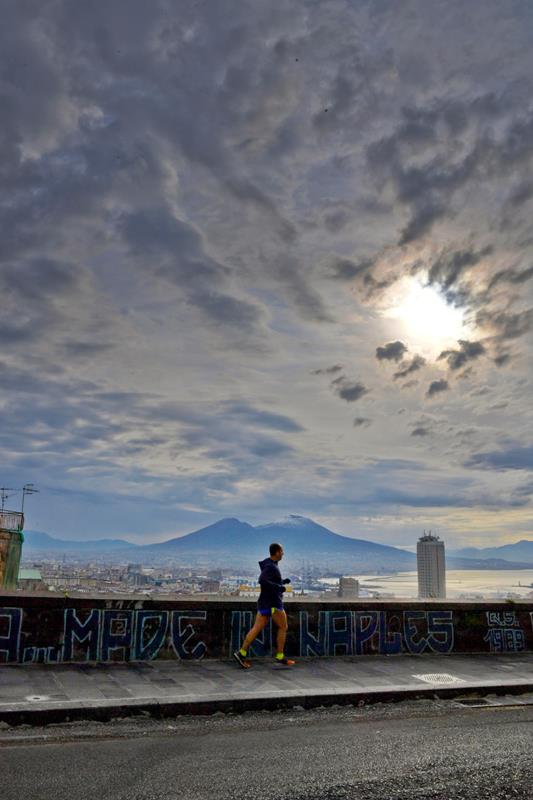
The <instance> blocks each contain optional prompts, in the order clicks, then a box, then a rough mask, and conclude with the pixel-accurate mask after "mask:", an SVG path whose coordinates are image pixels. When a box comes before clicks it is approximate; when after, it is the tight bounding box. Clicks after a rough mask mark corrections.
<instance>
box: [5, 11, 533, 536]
mask: <svg viewBox="0 0 533 800" xmlns="http://www.w3.org/2000/svg"><path fill="white" fill-rule="evenodd" d="M0 38H1V39H2V41H1V47H0V53H1V56H0V59H1V65H0V94H1V97H2V100H1V108H2V113H1V118H0V120H1V122H0V174H1V181H0V190H1V198H0V224H1V231H2V236H1V238H0V259H1V261H0V286H1V292H2V304H1V315H0V342H1V352H0V363H1V374H2V382H1V393H0V403H1V412H2V414H1V427H0V434H1V457H2V470H1V474H0V478H1V482H2V484H3V485H4V486H9V487H15V488H16V487H19V486H22V484H23V483H25V482H28V481H33V482H34V483H35V484H36V485H37V486H38V487H39V489H40V490H41V493H40V494H39V495H36V496H35V497H33V498H30V499H29V500H28V505H27V511H28V515H27V527H28V528H33V529H40V530H46V531H48V532H49V533H51V534H52V535H55V536H62V537H66V536H69V537H71V538H101V537H102V536H121V537H124V538H129V539H130V540H131V541H136V542H143V541H145V542H148V541H156V540H161V539H165V538H168V537H169V536H171V535H175V534H179V533H186V532H189V531H191V530H194V529H196V528H200V527H202V526H203V525H206V524H209V523H211V522H214V521H215V520H217V519H219V518H221V517H228V516H236V517H239V518H240V519H243V520H246V521H248V522H251V523H253V524H259V523H263V522H269V521H272V520H274V519H276V518H279V517H280V516H283V515H285V514H288V513H296V514H303V515H306V516H310V517H312V518H313V519H315V520H316V521H318V522H321V523H322V524H325V525H327V526H328V527H330V528H332V529H333V530H336V531H338V532H340V533H344V534H347V535H352V536H360V537H363V538H370V539H373V540H374V541H379V542H383V543H391V544H399V545H409V544H412V543H414V541H415V540H416V538H417V537H418V536H419V535H420V534H421V532H422V529H424V528H433V529H435V530H436V531H437V532H438V533H440V534H441V536H442V537H443V538H444V539H445V540H446V542H447V543H449V544H450V545H453V546H457V545H458V546H460V545H466V544H476V545H484V544H486V545H490V544H496V543H504V542H506V541H515V540H517V539H519V538H528V537H529V538H532V537H533V526H532V522H531V507H532V494H533V478H532V475H531V469H532V466H533V429H532V425H531V417H532V412H531V401H530V377H529V375H530V371H531V366H532V360H531V337H530V333H531V328H532V326H533V309H532V286H533V280H532V278H533V259H532V254H533V233H532V228H531V215H532V211H533V100H532V98H533V7H532V5H531V2H529V0H523V1H522V0H506V2H501V0H497V2H493V1H492V0H470V2H468V3H465V2H464V0H443V1H442V2H441V1H440V0H269V2H268V3H264V2H259V0H250V1H247V0H245V2H243V0H216V2H210V1H209V0H174V1H171V0H151V2H149V3H147V2H146V1H145V0H107V2H105V3H86V2H71V1H70V0H68V1H67V0H48V2H46V3H43V2H41V0H38V2H37V0H35V1H34V0H18V2H13V3H5V4H3V24H2V26H1V29H0ZM17 502H18V500H17V498H10V501H9V503H8V505H15V507H16V504H17Z"/></svg>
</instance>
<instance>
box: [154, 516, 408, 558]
mask: <svg viewBox="0 0 533 800" xmlns="http://www.w3.org/2000/svg"><path fill="white" fill-rule="evenodd" d="M274 541H279V542H281V543H282V544H283V548H284V550H285V559H284V565H285V567H286V568H287V567H288V566H291V567H292V568H293V569H298V568H299V567H300V566H301V563H302V561H303V560H306V561H310V562H312V563H313V564H315V565H322V566H324V568H325V569H340V570H342V571H344V572H346V571H347V570H353V571H355V570H360V571H363V572H369V571H374V570H380V569H383V570H395V571H398V570H402V569H403V570H409V569H413V568H414V566H415V561H416V559H415V556H414V554H413V553H408V552H406V551H405V550H399V549H398V548H396V547H390V546H388V545H381V544H375V543H374V542H369V541H366V540H365V539H351V538H350V537H348V536H340V535H339V534H337V533H333V531H330V530H328V528H324V527H323V526H322V525H318V524H317V523H316V522H313V520H311V519H308V518H307V517H300V516H296V515H294V514H291V515H290V516H289V517H287V518H286V519H283V520H281V521H279V522H272V523H270V524H268V525H259V526H257V527H253V526H252V525H249V524H248V523H246V522H241V521H240V520H238V519H223V520H220V521H219V522H216V523H215V524H214V525H209V526H208V527H207V528H202V529H201V530H199V531H194V532H193V533H189V534H187V535H186V536H180V537H178V538H176V539H171V540H170V541H167V542H160V543H159V544H153V545H145V546H144V547H143V548H142V551H143V552H144V553H146V554H147V555H149V556H152V557H153V556H155V555H158V556H159V557H165V558H169V557H172V556H174V557H177V558H179V559H180V560H182V561H186V560H189V562H191V561H199V562H200V563H216V564H217V565H218V566H226V565H227V566H244V565H247V566H251V565H254V566H255V563H256V562H257V561H258V560H259V559H260V558H264V557H265V555H266V554H268V546H269V544H270V543H271V542H274Z"/></svg>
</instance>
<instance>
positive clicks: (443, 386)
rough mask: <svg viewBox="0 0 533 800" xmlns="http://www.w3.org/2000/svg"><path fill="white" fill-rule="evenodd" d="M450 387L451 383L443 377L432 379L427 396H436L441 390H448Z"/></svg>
mask: <svg viewBox="0 0 533 800" xmlns="http://www.w3.org/2000/svg"><path fill="white" fill-rule="evenodd" d="M449 388H450V385H449V383H448V381H446V380H444V379H443V378H442V379H441V380H439V381H432V382H431V383H430V384H429V389H428V390H427V392H426V397H434V396H435V395H436V394H440V393H441V392H447V391H448V389H449Z"/></svg>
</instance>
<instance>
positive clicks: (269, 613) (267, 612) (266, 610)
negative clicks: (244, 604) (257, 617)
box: [257, 606, 283, 617]
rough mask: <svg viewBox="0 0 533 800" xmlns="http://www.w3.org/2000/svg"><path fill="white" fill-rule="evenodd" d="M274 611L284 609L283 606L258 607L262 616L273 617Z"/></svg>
mask: <svg viewBox="0 0 533 800" xmlns="http://www.w3.org/2000/svg"><path fill="white" fill-rule="evenodd" d="M274 611H283V606H272V608H258V609H257V612H258V613H259V614H261V616H262V617H271V616H272V614H273V613H274Z"/></svg>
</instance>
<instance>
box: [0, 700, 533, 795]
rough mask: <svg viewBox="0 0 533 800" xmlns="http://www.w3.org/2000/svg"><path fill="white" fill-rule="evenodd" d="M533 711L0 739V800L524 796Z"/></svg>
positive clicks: (166, 726)
mask: <svg viewBox="0 0 533 800" xmlns="http://www.w3.org/2000/svg"><path fill="white" fill-rule="evenodd" d="M532 755H533V706H531V705H524V706H518V707H515V708H505V707H503V708H490V709H489V708H464V707H460V706H458V705H457V704H456V703H454V702H453V701H440V702H431V701H423V702H422V701H420V702H418V703H409V704H407V703H404V704H398V705H383V706H373V707H370V708H362V709H359V708H342V709H341V708H336V709H335V708H334V709H328V710H325V709H324V710H314V711H303V710H301V711H295V710H291V711H284V712H276V713H268V712H263V713H255V714H245V715H243V716H223V715H220V716H215V717H211V718H179V719H175V720H163V721H153V720H150V719H136V720H124V721H119V722H114V723H106V724H100V725H99V724H97V723H85V724H84V723H76V724H73V725H64V726H48V727H46V728H43V729H35V728H24V729H21V728H16V729H10V730H7V729H4V730H1V731H0V796H1V798H2V800H20V799H21V798H24V800H34V799H35V800H37V798H38V799H39V800H67V798H68V800H82V799H83V800H86V798H91V800H93V799H96V800H111V799H112V800H178V798H179V799H180V800H229V799H230V798H239V800H248V799H249V798H250V799H251V798H254V800H259V799H261V800H263V798H264V800H269V798H275V800H341V798H343V800H344V799H345V798H353V800H355V799H356V798H357V799H358V800H389V798H390V800H392V799H393V798H394V800H400V798H401V800H407V799H408V798H409V800H411V798H439V800H444V799H446V800H452V799H453V800H456V799H458V798H463V799H466V798H468V799H469V800H470V798H472V800H474V798H475V800H485V798H486V799H487V800H488V799H489V798H490V800H495V798H498V799H499V798H533V759H532Z"/></svg>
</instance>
